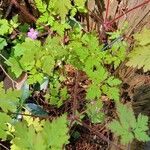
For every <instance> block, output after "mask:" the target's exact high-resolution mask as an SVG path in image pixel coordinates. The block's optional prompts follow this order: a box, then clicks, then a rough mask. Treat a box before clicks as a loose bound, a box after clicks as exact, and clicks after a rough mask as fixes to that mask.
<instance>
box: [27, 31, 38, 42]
mask: <svg viewBox="0 0 150 150" xmlns="http://www.w3.org/2000/svg"><path fill="white" fill-rule="evenodd" d="M27 35H28V37H29V38H31V39H33V40H35V39H37V36H38V32H37V31H36V30H34V29H33V28H30V30H29V32H28V34H27Z"/></svg>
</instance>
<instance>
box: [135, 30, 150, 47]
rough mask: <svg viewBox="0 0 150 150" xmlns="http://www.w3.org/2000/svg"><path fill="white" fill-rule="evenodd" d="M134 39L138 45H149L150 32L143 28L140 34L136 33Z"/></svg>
mask: <svg viewBox="0 0 150 150" xmlns="http://www.w3.org/2000/svg"><path fill="white" fill-rule="evenodd" d="M134 38H135V39H136V40H137V42H138V45H141V46H145V45H147V44H150V30H148V29H146V28H144V29H143V30H142V32H141V33H136V34H135V35H134Z"/></svg>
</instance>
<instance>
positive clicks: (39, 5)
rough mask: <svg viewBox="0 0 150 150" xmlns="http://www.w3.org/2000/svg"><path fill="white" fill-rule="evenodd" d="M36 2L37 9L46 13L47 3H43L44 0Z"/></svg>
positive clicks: (36, 0)
mask: <svg viewBox="0 0 150 150" xmlns="http://www.w3.org/2000/svg"><path fill="white" fill-rule="evenodd" d="M34 1H35V4H36V7H37V9H38V10H39V11H40V12H41V13H44V12H46V8H47V5H46V3H45V2H43V1H42V0H34Z"/></svg>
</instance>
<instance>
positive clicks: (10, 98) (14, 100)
mask: <svg viewBox="0 0 150 150" xmlns="http://www.w3.org/2000/svg"><path fill="white" fill-rule="evenodd" d="M20 97H21V91H13V90H12V89H8V90H7V91H6V92H5V90H4V89H3V86H2V83H1V84H0V108H1V109H2V110H3V111H4V112H8V111H11V112H15V111H16V110H17V105H18V103H19V98H20Z"/></svg>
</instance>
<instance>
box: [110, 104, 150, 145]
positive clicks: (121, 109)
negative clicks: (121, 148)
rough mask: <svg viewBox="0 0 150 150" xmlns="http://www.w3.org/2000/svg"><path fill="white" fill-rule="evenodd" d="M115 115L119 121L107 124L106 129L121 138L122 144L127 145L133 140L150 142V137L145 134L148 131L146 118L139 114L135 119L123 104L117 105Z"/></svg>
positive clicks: (129, 108) (130, 110) (128, 108)
mask: <svg viewBox="0 0 150 150" xmlns="http://www.w3.org/2000/svg"><path fill="white" fill-rule="evenodd" d="M117 114H118V117H119V121H117V120H113V121H112V122H111V123H109V125H108V128H109V129H110V130H111V131H112V132H113V133H114V134H116V135H117V136H120V137H121V142H122V143H123V144H128V143H129V142H132V141H133V139H137V140H139V141H144V142H146V141H149V140H150V137H149V136H148V135H147V133H146V131H147V130H148V117H147V116H143V115H141V114H140V115H139V116H138V118H137V119H136V118H135V115H134V112H133V110H132V108H131V107H128V106H125V105H123V104H118V106H117Z"/></svg>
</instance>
